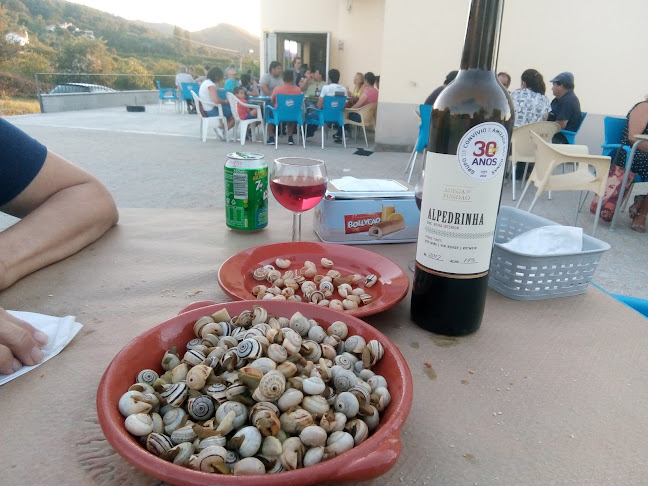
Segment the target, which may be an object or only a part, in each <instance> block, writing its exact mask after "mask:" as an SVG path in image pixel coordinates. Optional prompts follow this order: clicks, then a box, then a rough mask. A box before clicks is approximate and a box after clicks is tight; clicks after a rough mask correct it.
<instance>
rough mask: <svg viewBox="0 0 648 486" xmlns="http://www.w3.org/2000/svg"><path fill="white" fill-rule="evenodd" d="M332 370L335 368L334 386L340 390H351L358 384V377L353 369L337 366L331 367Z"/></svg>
mask: <svg viewBox="0 0 648 486" xmlns="http://www.w3.org/2000/svg"><path fill="white" fill-rule="evenodd" d="M331 370H332V371H333V370H335V371H334V372H333V386H334V387H335V389H336V390H337V391H338V392H345V391H347V390H349V389H350V388H351V387H353V386H354V385H355V384H356V381H358V378H357V377H356V375H355V374H354V373H353V371H350V370H347V369H344V368H339V369H338V368H336V367H335V366H334V367H333V368H331Z"/></svg>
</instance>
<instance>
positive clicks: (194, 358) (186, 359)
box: [182, 349, 205, 366]
mask: <svg viewBox="0 0 648 486" xmlns="http://www.w3.org/2000/svg"><path fill="white" fill-rule="evenodd" d="M204 360H205V355H204V354H203V353H201V352H200V351H198V350H195V349H190V350H189V351H187V352H186V353H185V354H184V356H183V357H182V362H183V363H187V364H188V365H190V366H196V365H199V364H200V363H202V362H203V361H204Z"/></svg>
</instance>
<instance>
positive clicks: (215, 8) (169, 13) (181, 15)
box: [68, 0, 261, 36]
mask: <svg viewBox="0 0 648 486" xmlns="http://www.w3.org/2000/svg"><path fill="white" fill-rule="evenodd" d="M68 1H71V2H72V3H79V4H82V5H87V6H88V7H92V8H96V9H98V10H103V11H104V12H108V13H111V14H113V15H118V16H120V17H124V18H125V19H128V20H143V21H144V22H153V23H159V22H163V23H167V24H171V25H177V26H178V27H181V28H183V29H185V30H188V31H190V32H194V31H196V30H202V29H205V28H207V27H213V26H214V25H217V24H222V23H223V24H232V25H236V26H238V27H241V28H243V29H245V30H247V31H248V32H250V33H251V34H254V35H257V36H258V35H260V34H261V21H260V5H259V3H260V1H261V0H246V1H245V2H240V3H239V2H237V1H232V0H197V1H193V2H188V3H187V4H186V7H185V6H184V5H185V4H183V2H181V1H178V0H68Z"/></svg>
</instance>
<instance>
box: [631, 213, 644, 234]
mask: <svg viewBox="0 0 648 486" xmlns="http://www.w3.org/2000/svg"><path fill="white" fill-rule="evenodd" d="M637 218H643V221H642V222H641V223H639V222H637V221H636V219H637ZM630 228H632V231H636V232H637V233H645V232H646V215H645V214H642V213H637V215H636V216H635V217H634V218H632V225H631V226H630Z"/></svg>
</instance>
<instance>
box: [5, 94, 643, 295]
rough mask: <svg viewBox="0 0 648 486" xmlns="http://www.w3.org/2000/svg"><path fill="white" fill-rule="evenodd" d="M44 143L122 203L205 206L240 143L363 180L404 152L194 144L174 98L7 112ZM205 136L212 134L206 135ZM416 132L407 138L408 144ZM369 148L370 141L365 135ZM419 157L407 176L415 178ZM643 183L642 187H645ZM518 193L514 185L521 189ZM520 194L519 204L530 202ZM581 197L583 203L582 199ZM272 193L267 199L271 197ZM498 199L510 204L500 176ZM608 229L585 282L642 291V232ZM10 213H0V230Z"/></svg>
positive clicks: (569, 219)
mask: <svg viewBox="0 0 648 486" xmlns="http://www.w3.org/2000/svg"><path fill="white" fill-rule="evenodd" d="M8 120H9V121H11V122H12V123H14V124H16V125H17V126H19V127H20V128H22V129H23V130H25V131H26V132H27V133H29V134H30V135H32V136H34V137H35V138H37V139H39V140H41V141H42V142H43V143H45V144H46V145H47V146H48V147H49V148H50V149H52V150H54V151H55V152H57V153H59V154H61V155H62V156H64V157H66V158H67V159H69V160H71V161H73V162H74V163H76V164H77V165H79V166H81V167H83V168H84V169H86V170H88V171H90V172H92V173H93V174H94V175H95V176H97V177H98V178H99V179H100V180H101V181H102V182H103V183H104V184H105V185H106V186H107V187H108V189H109V190H110V191H111V193H112V194H113V196H114V198H115V200H116V201H117V205H118V206H119V207H122V208H209V207H222V206H223V204H224V196H223V164H224V162H225V160H226V156H227V154H228V153H229V152H233V151H237V150H241V149H243V150H245V151H249V152H258V153H262V154H264V155H265V157H266V160H271V159H272V158H275V157H279V156H301V155H306V156H308V157H317V158H321V159H323V160H324V161H325V162H326V165H327V168H328V172H329V176H330V177H331V178H337V177H341V176H344V175H352V176H355V177H365V178H367V177H371V178H396V179H402V178H403V175H404V169H405V165H406V164H407V160H408V157H409V154H407V153H397V152H375V153H373V154H372V155H370V156H359V155H354V152H355V150H356V148H358V147H364V140H363V137H362V133H360V135H359V137H358V141H357V143H355V142H354V141H353V140H350V141H349V142H348V144H347V148H346V149H345V148H344V147H342V146H341V145H336V144H334V143H333V142H332V140H331V139H329V140H327V141H326V147H325V149H324V150H322V149H321V145H320V143H321V142H320V140H321V139H320V134H319V132H318V133H317V135H316V136H315V138H312V139H308V141H307V143H306V149H304V148H302V147H301V146H300V145H294V146H288V145H287V144H286V139H285V138H284V139H280V141H279V149H278V150H275V149H274V146H266V145H263V144H261V143H249V142H248V143H247V144H246V145H245V147H241V146H240V145H239V144H238V143H237V144H236V145H235V144H232V143H225V142H222V141H218V140H216V139H215V138H211V139H209V140H208V141H207V142H206V143H202V141H201V140H200V136H199V126H200V121H199V117H198V116H196V115H179V114H177V113H176V112H175V110H174V107H173V105H164V106H163V107H162V111H161V112H160V111H159V109H158V106H157V105H152V106H147V107H146V112H145V113H127V112H126V110H125V109H124V108H107V109H101V110H86V111H75V112H64V113H51V114H37V115H21V116H14V117H8ZM212 135H213V134H212ZM414 138H415V134H413V135H412V141H411V143H414ZM369 145H370V147H369V149H370V150H371V149H372V139H371V136H370V140H369ZM421 158H422V157H421V156H419V160H418V162H417V165H416V168H415V172H414V174H415V175H414V177H413V178H412V183H413V184H414V183H415V182H416V180H417V179H418V173H419V172H420V167H421ZM644 188H645V186H644ZM520 192H521V190H520ZM577 197H578V193H576V192H564V193H554V194H553V200H551V201H549V200H547V198H546V196H543V197H542V198H541V199H540V201H539V202H538V203H537V204H536V208H535V210H534V213H536V214H538V215H541V216H543V217H546V218H548V219H550V220H553V221H556V222H558V223H561V224H568V225H573V224H574V217H575V214H576V205H577ZM531 199H532V197H531V195H530V194H529V195H527V198H526V200H525V204H523V206H522V207H523V208H527V207H528V204H530V202H531ZM589 202H590V199H589V198H588V201H587V204H586V207H589ZM276 204H277V203H276V202H275V201H274V200H271V205H276ZM502 204H503V205H513V206H514V205H515V202H513V201H512V200H511V187H510V183H507V184H506V185H505V187H504V193H503V196H502ZM621 216H622V217H621V218H620V221H619V223H618V224H617V230H616V231H615V232H609V231H608V227H609V225H608V224H607V223H601V224H600V225H599V229H598V233H597V237H598V238H600V239H602V240H604V241H606V242H608V243H609V244H610V245H611V246H612V249H611V250H610V251H608V252H607V253H606V254H605V256H604V257H603V259H602V261H601V264H600V267H599V269H598V270H597V272H596V274H595V277H594V281H595V282H596V283H597V284H599V285H601V286H602V287H604V288H605V289H606V290H608V291H610V292H613V293H620V294H626V295H633V296H636V297H641V298H648V290H646V289H647V288H648V285H647V283H648V259H646V258H644V257H642V256H641V255H642V254H643V250H642V249H643V248H644V247H645V245H646V242H647V241H648V234H639V233H636V232H633V231H631V230H630V224H629V218H628V216H627V213H625V214H623V215H621ZM593 220H594V218H593V215H591V214H590V213H589V211H588V210H587V209H586V208H585V207H584V208H583V210H582V211H581V213H580V214H579V218H578V225H579V226H582V227H583V228H584V229H585V231H586V232H587V233H591V229H592V223H593ZM13 221H14V220H13V219H12V218H9V217H6V216H1V217H0V229H2V228H4V227H6V226H7V225H9V224H11V223H12V222H13Z"/></svg>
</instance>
